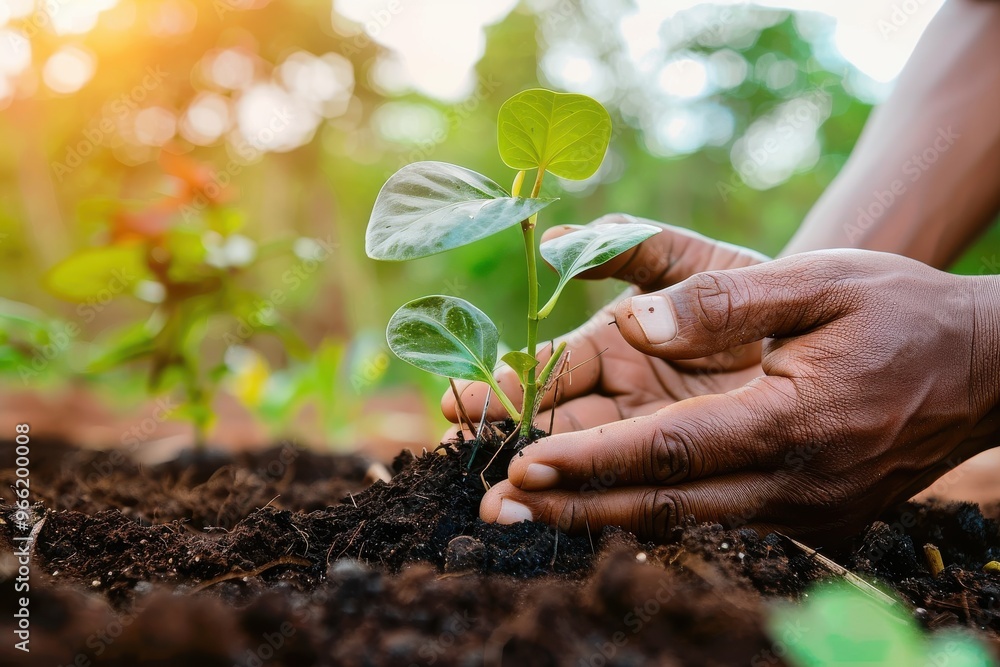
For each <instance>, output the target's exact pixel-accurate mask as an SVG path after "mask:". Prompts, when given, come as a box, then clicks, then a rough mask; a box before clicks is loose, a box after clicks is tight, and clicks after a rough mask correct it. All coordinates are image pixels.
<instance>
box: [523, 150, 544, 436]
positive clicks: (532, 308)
mask: <svg viewBox="0 0 1000 667" xmlns="http://www.w3.org/2000/svg"><path fill="white" fill-rule="evenodd" d="M544 176H545V170H544V169H541V168H539V169H538V174H537V175H536V176H535V185H534V187H532V188H531V198H532V199H534V198H536V197H538V193H539V192H540V191H541V189H542V178H543V177H544ZM537 219H538V214H535V215H533V216H531V217H530V218H528V219H527V220H525V221H524V222H522V223H521V231H522V236H523V237H524V254H525V258H526V259H527V260H528V345H527V353H528V356H530V357H532V358H534V356H535V354H536V352H537V346H538V268H537V260H536V257H535V223H536V221H537ZM537 392H538V385H537V384H536V373H535V369H534V368H532V369H531V370H529V371H528V377H527V382H525V385H524V402H523V403H522V404H521V437H525V438H526V437H528V436H529V435H530V434H531V423H532V421H533V420H534V417H535V411H534V407H535V396H536V394H537Z"/></svg>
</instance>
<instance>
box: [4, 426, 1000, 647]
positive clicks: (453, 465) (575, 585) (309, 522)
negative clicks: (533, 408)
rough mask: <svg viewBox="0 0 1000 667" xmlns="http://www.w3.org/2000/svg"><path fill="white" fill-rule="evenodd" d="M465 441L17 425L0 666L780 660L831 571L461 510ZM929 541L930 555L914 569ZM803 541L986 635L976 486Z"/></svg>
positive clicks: (748, 553) (800, 561)
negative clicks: (20, 582)
mask: <svg viewBox="0 0 1000 667" xmlns="http://www.w3.org/2000/svg"><path fill="white" fill-rule="evenodd" d="M471 454H472V447H471V445H470V444H469V443H458V444H455V445H452V446H449V447H445V448H443V449H442V450H441V451H439V452H433V453H425V454H423V455H422V456H419V457H413V456H412V455H409V454H404V455H400V457H398V458H397V459H396V461H395V462H394V466H393V467H394V470H393V473H394V477H393V479H392V481H391V482H389V483H385V482H382V481H375V482H374V483H371V480H372V478H373V477H374V476H377V475H376V473H377V472H378V471H377V469H373V468H371V466H370V464H369V462H368V461H365V460H363V459H362V458H360V457H357V456H344V455H321V454H316V453H313V452H309V451H304V450H299V449H296V448H294V447H292V446H290V445H284V446H279V447H275V448H273V449H270V450H268V451H266V452H262V453H259V454H255V455H235V456H227V455H218V454H216V455H205V454H199V455H185V456H183V457H181V458H179V459H177V460H176V461H172V462H170V463H168V464H163V465H160V466H152V467H146V466H139V465H137V464H135V463H133V462H132V461H131V459H129V458H128V457H125V456H123V455H121V454H120V453H94V452H86V451H81V450H77V449H74V448H72V447H67V446H66V445H63V444H60V443H42V442H34V443H33V445H32V460H31V473H32V487H31V493H32V496H31V498H32V500H33V501H35V503H36V504H35V506H34V510H35V513H36V515H37V518H38V521H40V522H42V523H40V524H39V523H36V524H35V531H34V534H35V536H36V537H35V541H34V543H33V545H32V549H31V563H32V565H31V567H32V574H31V589H30V609H31V644H30V646H31V653H30V654H24V653H22V652H20V651H16V650H14V648H13V643H14V641H13V640H11V639H10V638H11V637H12V636H13V635H12V633H11V630H12V628H11V616H10V614H9V613H8V612H7V610H11V609H15V608H16V606H17V598H18V597H19V596H21V595H23V593H15V592H14V586H13V584H12V581H11V580H12V579H14V577H15V576H16V574H17V567H18V564H17V559H16V557H15V556H14V555H13V550H14V548H19V547H20V544H23V543H17V545H15V543H14V542H13V541H12V538H13V537H14V536H15V535H22V534H23V533H19V532H17V531H16V530H15V528H14V526H13V523H12V522H13V516H12V510H13V508H12V506H11V503H12V502H13V499H14V496H13V494H12V492H11V485H12V484H13V481H14V479H15V477H14V471H13V470H11V469H5V470H2V471H0V487H2V488H0V497H2V500H3V502H4V503H5V505H4V507H3V508H0V518H2V519H3V520H4V521H5V522H6V523H5V524H4V525H0V578H2V579H4V583H3V584H2V585H0V600H2V605H3V607H2V608H3V609H4V610H5V611H4V612H3V616H2V619H3V620H2V621H0V634H2V635H3V636H4V637H7V639H5V640H4V642H3V643H2V644H0V664H4V665H6V664H25V665H29V664H46V665H70V664H73V665H81V666H83V665H90V664H115V665H139V664H143V665H180V664H183V665H216V664H218V665H226V666H230V665H246V666H248V667H249V666H254V665H296V666H300V665H394V666H395V665H401V666H403V667H407V666H409V665H463V666H464V665H469V666H472V665H483V664H486V665H501V664H502V665H508V664H509V665H518V666H519V667H528V666H531V665H573V666H580V665H594V666H600V665H646V664H656V665H732V664H754V665H770V664H781V662H780V659H779V658H777V657H776V656H775V655H774V646H773V645H772V642H771V640H770V639H769V638H768V637H767V636H766V634H765V632H764V619H765V618H766V607H767V605H769V604H770V603H771V602H772V601H773V600H776V599H795V598H796V596H798V595H799V594H800V593H801V592H802V591H803V590H804V588H805V587H806V586H808V585H809V584H811V583H813V582H815V581H817V580H818V579H822V578H826V577H829V576H830V572H829V571H828V570H827V569H826V568H824V567H822V566H821V565H820V564H819V563H817V561H816V560H815V559H814V558H813V557H811V556H810V555H808V554H806V553H803V552H802V551H801V550H800V549H798V548H797V547H795V546H794V545H792V544H790V543H789V542H787V540H785V539H784V538H782V537H781V536H779V535H769V536H767V537H764V538H761V537H759V536H758V535H756V534H755V533H754V532H752V531H748V530H739V529H736V530H727V529H725V528H724V527H723V526H720V525H717V524H716V525H711V524H702V525H695V524H693V523H691V524H689V525H687V526H686V527H683V528H679V529H676V530H675V531H674V532H673V534H672V535H671V536H670V539H669V540H668V542H667V543H666V544H663V545H650V544H640V543H639V542H638V541H637V540H636V538H635V537H634V536H633V535H631V534H630V533H627V532H624V531H621V530H613V529H606V530H604V531H602V532H601V533H599V534H593V535H590V536H588V535H583V536H567V535H565V534H561V533H557V532H555V531H554V530H553V529H551V528H549V527H547V526H544V525H541V524H536V523H521V524H517V525H514V526H506V527H505V526H494V525H487V524H484V523H483V522H482V521H480V520H479V518H478V506H479V499H480V498H481V497H482V493H483V485H482V482H481V481H480V477H479V474H478V472H479V471H480V470H482V468H483V467H484V466H485V464H486V461H488V460H489V458H490V457H492V455H493V450H491V449H490V447H489V446H484V447H482V448H480V450H478V452H477V454H476V457H475V459H474V460H473V461H472V462H471V464H470V457H471ZM510 455H511V454H510V453H508V452H507V451H504V452H501V455H500V456H498V457H497V460H496V461H495V462H494V463H493V465H492V466H491V467H490V468H489V470H488V475H487V479H488V480H491V481H493V482H495V481H496V480H497V479H499V478H500V477H502V476H503V474H504V472H505V471H506V464H507V461H508V460H509V458H510ZM0 456H2V458H0V461H3V462H4V464H5V465H9V463H8V462H12V461H14V458H15V457H14V452H13V444H12V443H2V444H0ZM928 542H931V543H933V544H935V545H937V546H939V547H940V549H941V552H942V556H943V559H944V562H945V563H946V565H947V566H948V567H947V569H946V570H945V571H944V572H943V573H942V574H940V575H939V576H938V577H936V578H935V577H931V576H930V574H929V573H928V571H927V566H926V563H925V560H924V557H923V552H922V547H923V545H924V544H925V543H928ZM824 553H825V554H826V555H827V556H829V557H830V558H833V559H834V560H836V561H837V562H838V563H841V564H842V565H845V566H847V567H849V568H851V569H853V570H854V571H856V572H858V573H861V574H863V575H870V576H871V577H875V578H878V579H880V580H881V581H883V582H885V583H887V584H889V585H891V586H892V587H893V588H895V590H896V591H897V592H898V594H899V595H900V597H902V598H903V599H904V601H905V602H906V603H907V604H908V605H909V606H910V608H911V609H912V610H913V612H914V615H915V617H916V618H918V619H919V620H920V622H921V623H922V624H923V625H924V626H925V627H926V628H928V629H931V630H933V629H938V628H942V627H949V626H956V625H957V626H965V627H968V628H972V629H974V630H975V631H977V632H978V633H979V634H980V635H981V636H983V637H984V638H986V639H987V640H989V641H991V642H993V643H994V644H995V645H1000V614H998V610H997V608H998V603H1000V576H998V575H996V574H985V573H983V572H982V566H983V564H984V563H986V562H988V561H990V560H994V559H998V558H1000V527H998V525H997V523H996V522H995V521H993V520H991V519H987V518H984V516H983V514H982V513H981V512H980V510H979V509H978V508H977V507H976V506H973V505H952V506H947V507H946V506H938V505H912V504H906V505H904V506H902V507H900V508H897V509H896V510H895V511H894V512H893V513H891V514H889V515H887V516H886V517H885V518H884V521H883V522H878V523H875V524H873V525H872V526H870V527H869V528H868V529H866V531H864V532H863V533H861V534H860V535H858V536H857V537H856V538H855V539H854V540H853V541H850V542H848V543H845V544H843V545H841V548H840V549H839V550H832V551H825V552H824Z"/></svg>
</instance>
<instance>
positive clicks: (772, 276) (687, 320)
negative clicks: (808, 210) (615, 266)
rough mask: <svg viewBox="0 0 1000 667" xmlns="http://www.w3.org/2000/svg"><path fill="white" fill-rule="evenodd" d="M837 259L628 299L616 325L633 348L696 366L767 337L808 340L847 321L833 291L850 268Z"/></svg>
mask: <svg viewBox="0 0 1000 667" xmlns="http://www.w3.org/2000/svg"><path fill="white" fill-rule="evenodd" d="M836 255H837V253H836V252H829V251H827V252H824V253H823V254H822V255H819V254H816V253H805V254H802V255H793V256H790V257H786V258H784V259H780V260H775V261H772V262H766V263H764V264H758V265H756V266H749V267H745V268H740V269H733V270H730V271H706V272H704V273H699V274H697V275H694V276H691V277H690V278H688V279H687V280H685V281H683V282H681V283H679V284H677V285H675V286H673V287H670V288H667V289H664V290H660V291H659V292H655V293H652V294H644V295H640V296H635V297H632V298H630V299H625V300H623V301H622V302H621V303H619V304H618V306H617V308H616V309H615V322H616V323H617V324H618V329H619V330H620V331H621V334H622V336H623V337H624V338H625V340H626V341H627V342H628V343H629V344H630V345H632V347H634V348H636V349H638V350H640V351H642V352H644V353H646V354H649V355H653V356H659V357H664V358H669V359H694V358H697V357H704V356H707V355H710V354H713V353H716V352H721V351H723V350H727V349H729V348H731V347H733V346H735V345H743V344H746V343H752V342H754V341H758V340H761V339H763V338H769V337H770V338H777V337H783V336H791V335H795V334H797V333H802V332H805V331H808V330H809V329H812V328H814V327H817V326H820V325H822V324H825V323H827V322H829V321H831V320H834V319H836V318H837V317H839V316H840V315H842V314H843V313H844V312H845V311H846V310H847V308H848V307H849V303H848V298H845V297H842V296H840V295H842V294H847V293H849V291H847V292H843V291H835V290H832V289H830V287H831V285H833V284H835V283H836V282H837V281H838V280H839V279H842V278H843V276H844V274H845V272H846V267H845V265H843V264H842V263H841V262H840V261H839V260H838V259H837V258H836Z"/></svg>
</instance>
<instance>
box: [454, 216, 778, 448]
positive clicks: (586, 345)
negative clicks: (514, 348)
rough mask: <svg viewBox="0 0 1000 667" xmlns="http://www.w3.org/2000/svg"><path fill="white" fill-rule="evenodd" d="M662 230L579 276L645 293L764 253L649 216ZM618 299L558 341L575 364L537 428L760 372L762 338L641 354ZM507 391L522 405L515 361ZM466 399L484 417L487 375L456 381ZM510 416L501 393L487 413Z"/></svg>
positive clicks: (599, 419)
mask: <svg viewBox="0 0 1000 667" xmlns="http://www.w3.org/2000/svg"><path fill="white" fill-rule="evenodd" d="M635 221H636V219H635V218H633V217H631V216H627V215H622V214H615V215H607V216H604V217H603V218H600V219H599V220H597V221H595V222H594V223H593V224H621V223H626V222H635ZM640 222H644V223H648V224H652V225H657V226H659V227H662V228H663V231H662V232H661V233H659V234H657V235H656V236H653V237H652V238H650V239H649V240H647V241H645V242H644V243H642V244H640V245H639V246H636V248H635V249H633V250H631V251H629V252H627V253H625V254H623V255H621V256H619V257H616V258H615V259H613V260H611V261H610V262H608V263H606V264H604V265H602V266H599V267H597V268H595V269H591V270H590V271H587V272H585V273H583V274H581V275H580V276H579V277H580V278H584V279H602V278H610V277H614V278H619V279H621V280H625V281H627V282H630V283H632V284H633V285H634V287H633V288H632V289H631V290H630V291H629V292H628V293H627V294H626V296H635V295H636V294H645V293H648V292H653V291H655V290H659V289H662V288H664V287H668V286H670V285H673V284H675V283H677V282H680V281H681V280H684V279H685V278H687V277H689V276H691V275H694V274H695V273H699V272H701V271H707V270H709V269H732V268H737V267H742V266H750V265H753V264H757V263H759V262H762V261H766V259H767V258H766V257H764V256H763V255H760V254H758V253H755V252H753V251H752V250H747V249H745V248H740V247H738V246H734V245H730V244H728V243H721V242H718V241H713V240H712V239H708V238H706V237H704V236H701V235H699V234H695V233H693V232H690V231H687V230H684V229H680V228H677V227H671V226H669V225H663V224H660V223H655V222H651V221H648V220H640ZM573 229H575V227H570V226H563V227H555V228H553V229H550V230H548V231H547V232H546V233H545V235H544V236H543V240H548V239H551V238H555V237H557V236H561V235H562V234H566V233H568V232H570V231H572V230H573ZM614 308H615V303H612V304H610V305H608V306H606V307H605V308H603V309H602V310H600V311H599V312H598V313H597V314H596V315H594V316H593V317H592V318H590V320H589V321H588V322H586V323H585V324H584V325H583V326H581V327H580V328H578V329H576V330H575V331H572V332H570V333H569V334H567V335H566V336H563V337H561V338H557V339H556V341H555V344H558V343H559V342H560V341H562V340H565V341H566V350H567V352H568V357H567V358H568V359H569V364H570V365H571V366H575V367H576V368H575V370H573V371H572V372H571V373H568V374H566V376H565V377H564V378H563V379H561V380H560V383H559V406H558V409H557V410H555V419H554V421H553V420H552V419H551V418H552V412H551V410H552V407H553V399H554V393H555V392H554V389H555V388H554V387H552V388H550V390H549V392H548V393H547V394H546V395H545V396H544V397H543V398H542V403H541V409H540V412H539V414H538V415H537V416H536V418H535V424H536V425H537V426H538V427H539V428H543V429H546V430H548V429H549V424H550V423H551V424H552V432H553V433H564V432H567V431H577V430H581V429H586V428H591V427H593V426H598V425H600V424H606V423H609V422H613V421H617V420H620V419H625V418H628V417H634V416H639V415H646V414H650V413H652V412H655V411H656V410H658V409H660V408H662V407H663V406H665V405H669V404H671V403H674V402H676V401H679V400H682V399H685V398H690V397H692V396H701V395H703V394H714V393H719V392H724V391H728V390H730V389H734V388H736V387H739V386H742V385H743V384H744V383H746V382H747V381H749V380H750V379H752V378H754V377H756V376H758V375H761V374H762V371H761V369H760V345H759V343H756V342H754V343H752V344H750V345H747V346H742V347H737V348H734V349H733V350H727V351H724V352H722V353H720V354H716V355H712V356H710V357H707V358H704V359H693V360H684V361H671V360H665V359H659V358H656V357H651V356H648V355H645V354H643V353H642V352H640V351H638V350H636V349H634V348H633V347H632V346H631V345H629V344H628V343H627V342H626V341H625V339H623V338H622V336H621V335H620V334H619V333H618V330H617V329H616V328H615V327H614V326H609V325H610V324H612V323H613V322H614ZM551 351H552V348H551V346H544V349H543V350H542V351H541V352H540V353H539V355H538V356H539V359H540V360H541V362H542V363H544V362H545V360H547V359H548V357H549V355H550V354H551ZM497 381H498V382H499V384H500V387H501V388H503V390H504V392H505V393H506V394H507V396H508V397H510V399H511V400H512V401H513V402H514V404H515V405H520V403H521V400H522V394H521V392H522V390H521V385H520V382H518V379H517V375H516V374H515V373H514V372H513V371H512V370H510V369H509V368H504V369H503V370H500V371H499V372H498V373H497ZM456 385H457V387H458V389H459V393H460V395H461V397H462V403H463V405H464V406H465V408H466V410H467V411H468V413H469V417H470V418H471V419H472V420H474V421H478V420H479V419H480V418H481V417H482V411H483V404H484V401H485V399H486V393H487V389H488V387H487V385H486V384H485V383H482V382H457V383H456ZM441 409H442V411H443V412H444V414H445V416H446V417H447V418H448V419H449V420H451V421H452V422H454V423H458V421H459V415H458V409H457V406H456V403H455V397H454V394H453V393H452V392H451V391H450V390H449V391H446V392H445V394H444V396H443V397H442V400H441ZM506 416H507V413H506V412H505V411H504V409H503V406H502V405H501V404H500V402H499V401H497V400H496V399H494V400H492V401H490V405H489V411H488V417H489V418H490V419H491V420H502V419H503V418H504V417H506Z"/></svg>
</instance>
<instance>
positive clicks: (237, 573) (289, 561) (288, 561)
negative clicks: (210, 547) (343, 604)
mask: <svg viewBox="0 0 1000 667" xmlns="http://www.w3.org/2000/svg"><path fill="white" fill-rule="evenodd" d="M312 564H313V563H312V561H311V560H307V559H305V558H299V557H298V556H282V557H281V558H277V559H275V560H273V561H271V562H270V563H265V564H264V565H261V566H260V567H255V568H254V569H252V570H249V571H247V572H244V571H242V570H234V571H232V572H227V573H225V574H220V575H219V576H217V577H212V578H211V579H209V580H207V581H203V582H201V583H200V584H198V585H197V586H195V587H194V588H192V589H191V590H190V591H189V592H190V593H197V592H198V591H203V590H205V589H206V588H208V587H209V586H214V585H215V584H218V583H221V582H223V581H230V580H232V579H242V578H243V577H256V576H259V575H261V574H263V573H264V572H267V571H268V570H270V569H271V568H272V567H278V566H279V565H301V566H303V567H309V566H311V565H312Z"/></svg>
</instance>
